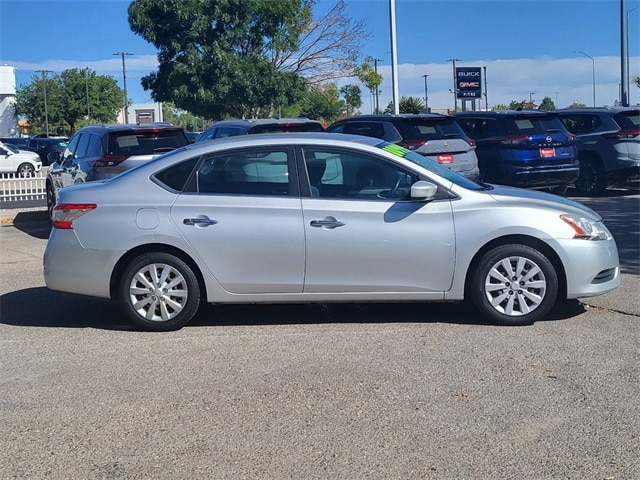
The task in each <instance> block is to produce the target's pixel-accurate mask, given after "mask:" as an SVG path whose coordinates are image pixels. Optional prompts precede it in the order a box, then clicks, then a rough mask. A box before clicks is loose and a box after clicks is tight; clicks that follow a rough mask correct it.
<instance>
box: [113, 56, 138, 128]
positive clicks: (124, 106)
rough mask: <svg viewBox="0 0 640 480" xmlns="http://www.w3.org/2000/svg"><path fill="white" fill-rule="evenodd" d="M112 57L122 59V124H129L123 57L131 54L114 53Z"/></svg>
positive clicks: (125, 70) (125, 71) (125, 72)
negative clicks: (118, 56) (115, 56)
mask: <svg viewBox="0 0 640 480" xmlns="http://www.w3.org/2000/svg"><path fill="white" fill-rule="evenodd" d="M114 55H120V56H121V57H122V85H123V87H124V95H123V97H124V102H123V112H124V123H129V99H128V97H127V69H126V67H125V65H124V57H125V55H133V53H128V52H116V53H114Z"/></svg>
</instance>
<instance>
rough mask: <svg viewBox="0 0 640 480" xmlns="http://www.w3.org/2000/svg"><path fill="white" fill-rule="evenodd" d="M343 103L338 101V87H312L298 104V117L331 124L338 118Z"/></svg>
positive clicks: (330, 85)
mask: <svg viewBox="0 0 640 480" xmlns="http://www.w3.org/2000/svg"><path fill="white" fill-rule="evenodd" d="M343 107H344V103H343V102H341V101H340V95H339V94H338V87H337V86H336V85H335V84H333V83H330V84H328V85H324V86H312V87H311V88H310V89H309V90H308V92H307V93H306V94H305V96H304V98H303V99H302V101H301V102H300V111H299V113H300V115H302V116H304V117H308V118H312V119H314V120H321V121H322V120H323V121H325V122H326V123H331V122H334V121H335V120H337V119H338V118H340V113H341V111H342V109H343Z"/></svg>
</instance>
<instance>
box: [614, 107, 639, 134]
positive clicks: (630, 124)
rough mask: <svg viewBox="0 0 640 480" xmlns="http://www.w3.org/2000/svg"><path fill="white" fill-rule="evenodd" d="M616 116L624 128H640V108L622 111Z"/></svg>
mask: <svg viewBox="0 0 640 480" xmlns="http://www.w3.org/2000/svg"><path fill="white" fill-rule="evenodd" d="M614 118H615V120H616V122H617V123H618V125H620V127H622V129H623V130H638V129H639V128H640V110H634V111H629V112H620V113H618V114H617V115H616V116H615V117H614Z"/></svg>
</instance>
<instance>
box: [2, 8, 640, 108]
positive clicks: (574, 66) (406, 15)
mask: <svg viewBox="0 0 640 480" xmlns="http://www.w3.org/2000/svg"><path fill="white" fill-rule="evenodd" d="M129 3H130V2H129V1H125V0H97V1H96V0H73V1H58V0H0V65H11V66H14V67H16V68H17V71H16V80H17V83H18V85H20V84H22V83H25V82H30V81H31V80H32V77H33V76H34V75H39V74H38V73H36V72H37V71H38V70H51V71H53V72H56V73H59V72H61V71H62V70H65V69H68V68H84V67H89V68H91V69H93V70H95V71H96V72H98V73H99V74H103V75H112V76H113V77H114V78H116V80H117V81H118V83H119V84H120V86H122V62H121V58H120V57H119V56H115V55H113V54H114V53H116V52H123V51H124V52H128V53H132V54H133V55H130V56H127V57H126V72H127V90H128V94H129V97H130V98H131V99H132V100H133V101H134V103H143V102H146V101H150V95H149V92H145V91H144V90H143V89H142V87H141V86H140V79H141V78H142V77H143V76H144V75H146V74H148V73H149V72H151V71H154V70H155V69H156V66H157V62H156V55H155V54H156V50H155V49H154V47H153V46H152V45H151V44H149V43H147V42H146V41H145V40H143V39H142V38H141V37H139V36H136V35H134V34H133V33H132V32H131V30H130V29H129V25H128V22H127V7H128V5H129ZM333 3H334V0H319V1H318V3H317V5H316V9H317V10H318V11H322V10H324V9H326V8H327V7H328V6H330V5H332V4H333ZM625 3H626V5H625V6H626V12H627V13H626V14H625V17H626V18H628V34H629V56H630V60H629V73H630V75H631V76H632V77H633V76H635V75H640V0H626V2H625ZM395 5H396V25H397V27H396V28H397V53H398V55H397V62H398V89H399V93H400V95H411V96H417V97H421V98H423V97H424V93H425V88H424V77H423V75H425V74H426V75H429V77H428V82H427V89H428V97H429V106H430V107H432V108H434V109H439V108H451V107H452V106H453V95H452V94H451V93H450V92H449V89H451V88H453V72H452V63H451V62H450V61H448V59H451V58H456V59H460V61H458V62H457V65H458V66H461V67H462V66H468V67H486V71H487V93H488V103H489V106H490V107H491V106H492V105H494V104H498V103H507V104H508V103H509V102H510V101H511V100H518V101H521V100H524V99H529V98H532V99H533V100H534V101H537V102H538V103H539V102H540V101H541V100H542V98H543V97H545V96H549V97H551V98H552V100H554V101H555V102H556V104H557V106H559V107H564V106H567V105H569V104H570V103H572V102H574V101H579V102H582V103H585V104H587V105H592V103H593V82H592V74H593V72H594V70H595V77H596V103H597V104H598V105H613V104H614V102H615V100H616V99H618V96H619V88H620V87H619V85H620V81H621V80H620V77H621V66H620V65H621V64H620V52H621V39H620V6H621V2H620V0H537V1H527V0H396V1H395ZM347 12H348V14H349V16H350V17H351V18H352V19H353V20H364V21H365V23H366V29H367V30H368V31H369V32H371V34H372V36H371V39H370V41H368V42H367V44H366V46H365V48H364V49H363V51H362V54H363V58H364V57H365V56H367V55H370V56H372V57H374V58H378V59H380V60H382V61H381V62H379V69H378V70H379V72H380V73H381V74H382V75H383V77H384V81H383V84H382V85H381V91H382V93H381V95H380V105H381V106H386V105H387V103H388V102H389V101H390V100H391V98H392V85H391V69H390V67H391V47H390V35H389V0H347ZM576 52H584V54H582V53H576ZM585 54H586V55H588V56H589V57H592V58H593V61H592V60H591V59H590V58H589V57H587V56H586V55H585ZM343 83H353V80H351V81H345V82H343ZM364 91H365V90H364V88H363V92H364ZM629 92H630V96H629V98H630V102H631V103H632V104H637V103H640V89H639V88H637V87H636V86H635V85H634V84H630V87H629ZM363 100H364V104H363V106H362V108H361V111H362V112H363V113H368V112H369V111H370V109H371V98H370V95H369V94H368V92H367V93H364V94H363ZM483 103H484V101H483Z"/></svg>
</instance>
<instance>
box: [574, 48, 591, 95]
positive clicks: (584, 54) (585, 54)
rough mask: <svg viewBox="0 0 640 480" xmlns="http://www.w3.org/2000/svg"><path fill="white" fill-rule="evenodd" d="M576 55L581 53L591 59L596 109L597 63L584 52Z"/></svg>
mask: <svg viewBox="0 0 640 480" xmlns="http://www.w3.org/2000/svg"><path fill="white" fill-rule="evenodd" d="M574 53H581V54H582V55H584V56H585V57H587V58H590V59H591V77H592V82H593V106H594V107H595V106H596V61H595V60H594V59H593V57H592V56H591V55H587V54H586V53H584V52H581V51H576V52H574Z"/></svg>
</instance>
